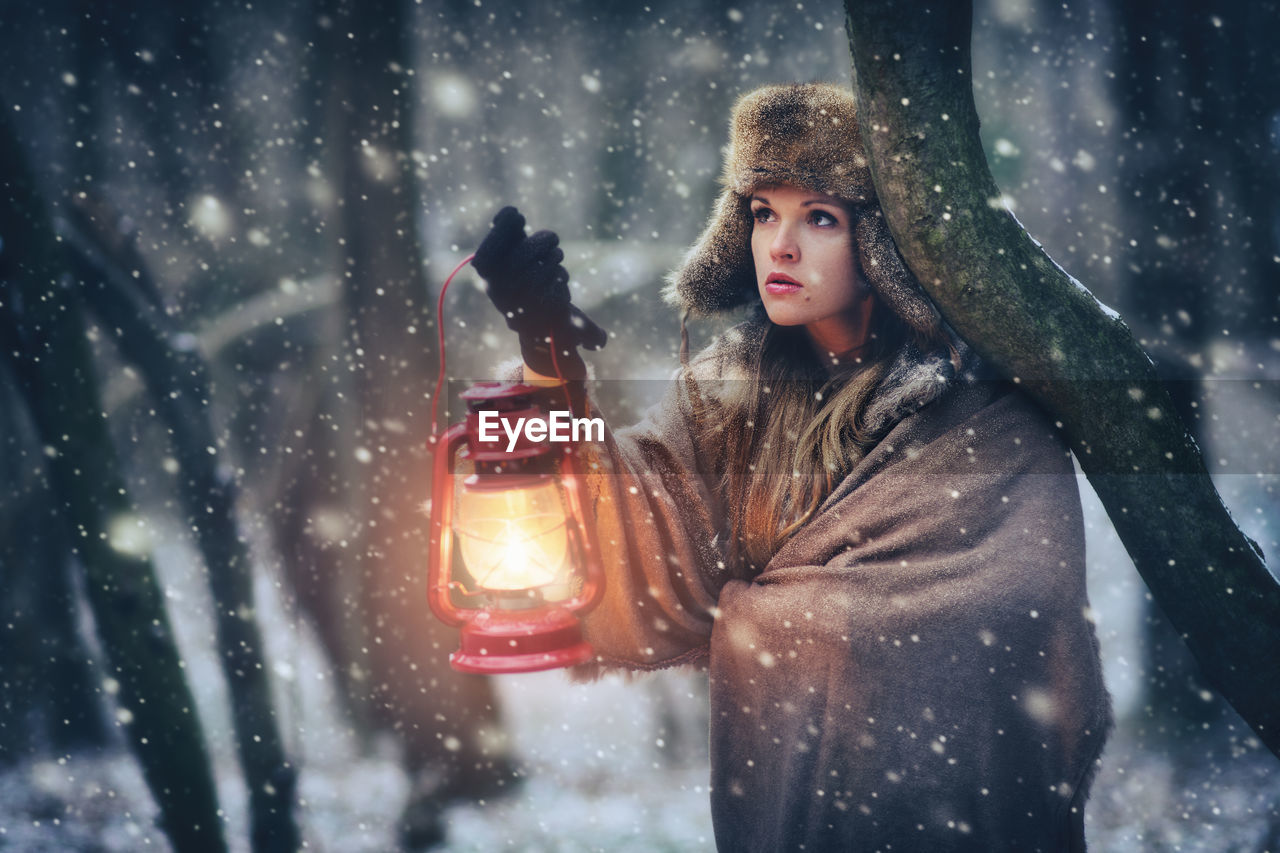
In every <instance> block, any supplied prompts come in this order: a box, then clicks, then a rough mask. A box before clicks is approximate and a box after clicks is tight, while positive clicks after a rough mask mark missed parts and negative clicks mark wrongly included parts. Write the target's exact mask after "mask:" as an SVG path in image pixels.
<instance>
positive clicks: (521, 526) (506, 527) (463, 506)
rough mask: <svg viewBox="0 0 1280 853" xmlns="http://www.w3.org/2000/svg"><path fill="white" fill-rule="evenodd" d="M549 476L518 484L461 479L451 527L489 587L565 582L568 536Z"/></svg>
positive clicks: (518, 587)
mask: <svg viewBox="0 0 1280 853" xmlns="http://www.w3.org/2000/svg"><path fill="white" fill-rule="evenodd" d="M565 523H566V519H565V513H564V507H563V505H562V503H561V501H560V493H559V490H558V489H557V488H556V485H555V483H554V481H552V480H547V481H545V482H543V483H541V484H538V485H534V486H530V487H526V488H518V489H503V490H491V489H473V488H469V487H468V486H466V485H464V486H463V488H462V495H461V497H460V498H459V501H458V520H457V523H456V525H455V528H456V529H457V531H458V540H459V542H460V544H461V546H462V560H463V562H464V563H466V566H467V570H468V571H470V572H471V575H472V577H474V578H475V580H476V583H478V584H479V585H480V586H481V587H483V588H484V589H488V590H522V589H533V588H535V587H545V586H549V585H557V586H560V585H567V584H569V583H570V582H571V578H570V577H569V571H570V566H569V561H568V559H567V557H568V551H569V540H568V534H567V532H566V528H565Z"/></svg>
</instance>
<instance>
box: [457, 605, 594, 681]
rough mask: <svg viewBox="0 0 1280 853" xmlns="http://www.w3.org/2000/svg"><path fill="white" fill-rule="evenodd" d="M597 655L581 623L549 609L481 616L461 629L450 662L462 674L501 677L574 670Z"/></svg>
mask: <svg viewBox="0 0 1280 853" xmlns="http://www.w3.org/2000/svg"><path fill="white" fill-rule="evenodd" d="M594 656H595V653H594V652H593V651H592V650H591V646H590V645H589V644H588V643H587V642H586V641H584V640H583V639H582V624H581V623H580V622H579V621H578V618H577V617H576V616H574V615H573V614H572V613H570V612H569V611H567V610H564V609H563V608H559V607H554V606H548V607H540V608H537V609H536V610H481V611H479V612H478V613H476V615H475V616H474V617H472V618H471V619H469V620H468V621H467V623H466V624H465V625H463V626H462V647H461V648H460V649H458V651H456V652H454V653H453V654H451V655H450V656H449V663H450V665H452V666H453V668H454V669H456V670H457V671H458V672H472V673H479V674H481V675H497V674H500V673H517V672H539V671H541V670H544V669H556V668H558V667H562V666H575V665H577V664H580V663H586V662H588V661H590V660H591V659H592V658H593V657H594Z"/></svg>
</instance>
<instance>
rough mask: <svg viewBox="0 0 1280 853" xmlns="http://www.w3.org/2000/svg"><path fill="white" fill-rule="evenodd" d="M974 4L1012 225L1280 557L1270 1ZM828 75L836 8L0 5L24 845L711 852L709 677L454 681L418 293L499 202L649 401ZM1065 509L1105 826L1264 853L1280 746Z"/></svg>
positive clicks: (843, 62) (480, 341)
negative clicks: (432, 517) (753, 189)
mask: <svg viewBox="0 0 1280 853" xmlns="http://www.w3.org/2000/svg"><path fill="white" fill-rule="evenodd" d="M975 6H976V8H975V27H974V30H975V43H974V65H975V67H974V72H975V73H974V89H975V96H976V98H977V101H978V111H979V114H980V116H981V117H982V120H983V138H984V142H985V145H986V148H987V153H988V159H989V162H990V164H991V168H992V171H993V173H994V174H995V177H996V180H997V182H998V183H999V185H1000V186H1001V187H1002V189H1003V190H1004V192H1005V193H1006V199H1005V200H1006V203H1007V204H1008V205H1009V206H1010V207H1011V208H1012V209H1013V210H1014V211H1015V213H1016V214H1017V216H1018V217H1019V219H1020V220H1021V221H1022V223H1023V224H1024V225H1025V226H1026V227H1027V229H1028V230H1029V231H1030V232H1031V234H1032V235H1034V236H1035V237H1036V238H1037V239H1038V240H1040V241H1041V242H1042V243H1043V244H1044V245H1045V247H1046V249H1047V250H1048V251H1049V253H1050V254H1051V255H1052V256H1053V257H1054V258H1055V259H1056V260H1058V261H1059V263H1061V264H1062V265H1063V266H1064V267H1065V268H1066V270H1067V271H1068V272H1070V273H1071V274H1072V275H1074V276H1075V277H1076V278H1077V279H1079V280H1080V281H1081V282H1083V283H1084V284H1085V285H1086V286H1087V287H1089V288H1090V289H1091V290H1092V291H1093V293H1094V294H1095V295H1097V296H1098V297H1099V298H1100V299H1101V300H1102V301H1103V302H1105V303H1107V304H1108V305H1111V306H1112V307H1114V308H1116V309H1117V310H1119V311H1120V313H1121V314H1122V315H1123V316H1124V318H1125V320H1126V321H1127V322H1128V324H1129V325H1130V327H1131V328H1132V329H1133V330H1134V332H1135V335H1136V337H1138V338H1139V340H1140V341H1141V342H1142V344H1143V345H1144V346H1145V347H1146V348H1147V350H1148V352H1149V353H1150V354H1151V356H1152V358H1153V359H1154V360H1155V362H1156V364H1157V367H1158V368H1159V370H1160V372H1161V374H1162V376H1163V377H1165V378H1167V379H1168V380H1170V382H1171V387H1172V388H1173V390H1174V393H1175V398H1176V400H1177V402H1178V404H1179V406H1180V407H1181V409H1182V411H1183V414H1184V416H1185V418H1186V419H1187V421H1188V423H1189V424H1191V426H1192V428H1193V430H1194V431H1195V432H1196V437H1197V440H1198V441H1199V442H1200V444H1201V447H1202V448H1203V449H1204V450H1205V452H1206V459H1207V460H1208V462H1209V463H1210V468H1211V470H1212V471H1213V473H1214V474H1215V478H1216V480H1217V482H1218V485H1219V488H1220V490H1221V491H1222V493H1223V496H1224V498H1225V500H1226V501H1227V503H1228V505H1229V506H1230V507H1231V509H1232V511H1233V512H1234V513H1235V515H1236V517H1237V519H1238V520H1239V521H1240V522H1241V525H1242V527H1244V529H1245V531H1246V533H1248V534H1249V535H1250V536H1252V537H1253V538H1254V539H1255V540H1257V541H1258V542H1259V543H1260V544H1261V545H1262V547H1263V550H1264V551H1265V552H1266V554H1267V556H1268V560H1269V563H1270V565H1271V567H1272V569H1273V571H1274V570H1275V566H1276V565H1277V562H1276V554H1277V550H1280V544H1278V540H1280V535H1278V534H1277V525H1280V499H1278V498H1277V495H1276V487H1277V484H1278V482H1280V478H1278V477H1277V462H1276V460H1277V459H1278V458H1280V448H1278V447H1277V445H1278V444H1280V395H1278V394H1277V389H1278V388H1280V385H1277V380H1278V379H1280V86H1277V85H1276V84H1277V82H1278V81H1280V52H1277V51H1276V50H1275V49H1274V44H1273V42H1274V38H1275V34H1276V33H1278V32H1280V7H1278V5H1277V4H1276V3H1274V2H1262V3H1257V2H1245V0H1224V2H1221V3H1217V4H1212V5H1206V4H1202V3H1194V2H1191V0H1173V2H1163V3H1155V2H1150V0H1142V2H1125V3H1114V4H1111V3H1103V2H1099V0H1082V2H1078V3H1076V2H1072V3H1056V2H1055V3H1040V2H1034V0H977V2H976V3H975ZM849 75H850V60H849V54H848V45H847V38H846V35H845V32H844V15H843V9H842V7H841V6H840V5H839V4H838V3H833V2H832V3H829V2H817V0H804V2H781V3H765V2H756V0H743V2H739V3H733V4H726V3H712V2H696V0H683V2H674V0H652V2H649V3H647V4H622V3H616V4H615V3H592V2H585V0H567V1H566V2H561V3H537V2H507V0H465V2H463V0H417V2H409V0H404V2H398V0H365V2H362V3H359V4H356V3H354V2H341V0H311V2H306V0H290V1H289V2H229V0H223V2H208V3H199V4H192V5H191V6H190V7H186V6H183V5H180V4H178V5H164V4H160V5H157V4H142V3H138V2H132V0H118V2H111V3H92V2H82V0H47V2H42V3H26V2H17V0H9V1H8V2H5V3H3V4H0V181H2V182H3V184H4V188H5V194H4V202H3V207H2V208H0V288H2V289H0V352H2V353H3V355H2V356H0V849H6V848H12V849H14V850H39V849H48V850H131V849H137V848H139V847H141V846H143V845H144V844H145V845H149V846H151V847H152V848H158V849H163V848H164V846H165V845H167V844H172V845H173V846H174V847H175V848H176V849H180V850H197V849H210V850H218V849H224V848H223V845H224V844H226V845H229V846H230V847H231V848H232V849H237V850H241V849H249V848H250V846H252V848H253V849H255V850H267V849H286V848H288V847H292V846H294V845H296V844H297V843H299V842H300V841H302V840H305V842H306V843H307V844H308V845H309V846H310V847H312V848H314V849H322V850H324V849H332V850H360V849H367V850H381V849H388V848H390V847H392V846H394V845H395V844H397V843H403V844H405V845H407V846H416V847H422V846H428V845H432V844H437V845H445V846H447V847H448V849H457V850H472V849H477V850H479V849H495V848H496V847H498V846H504V847H509V848H510V849H528V850H589V849H601V850H621V849H635V850H655V849H671V850H698V849H710V848H711V847H712V842H711V839H710V820H709V813H708V808H707V793H706V789H705V779H706V755H705V746H704V744H703V740H704V738H705V733H704V729H705V708H704V706H703V705H702V702H701V700H700V699H699V698H698V697H699V695H700V690H701V689H702V686H701V685H700V683H699V676H698V675H697V674H688V673H671V674H665V675H663V676H661V677H656V678H647V679H640V680H637V681H636V682H635V683H623V682H621V681H606V682H604V683H602V684H598V685H585V686H582V685H579V686H570V685H568V683H567V682H566V681H565V680H564V678H563V677H562V676H561V675H560V674H558V673H551V674H546V675H538V676H521V677H515V678H504V679H500V680H499V681H498V682H496V683H495V682H493V681H489V680H485V679H481V678H476V677H463V676H459V675H456V674H454V673H452V672H451V671H450V670H449V668H448V666H447V662H446V658H447V652H448V651H449V650H450V649H451V648H452V647H453V644H454V643H455V637H454V636H453V635H452V634H451V632H450V631H448V630H446V629H444V628H443V627H441V626H439V625H437V624H436V623H435V621H434V619H433V618H432V617H431V616H430V615H429V613H428V612H427V610H426V607H425V606H424V605H425V593H424V586H425V584H424V577H423V576H424V574H425V560H424V548H425V544H426V543H425V535H424V534H425V527H426V515H425V513H424V511H423V505H424V502H425V500H426V498H427V496H428V494H429V492H428V489H429V476H428V467H427V462H428V458H427V456H426V454H425V451H424V441H425V439H426V437H427V435H428V434H429V431H430V424H429V417H430V395H431V392H432V385H433V382H434V376H435V372H436V369H437V368H438V364H439V362H438V358H439V353H438V352H437V347H436V344H435V334H436V318H435V314H434V312H435V308H434V303H435V298H436V296H437V295H438V293H439V288H440V286H441V283H442V281H443V279H444V278H445V276H446V275H447V274H448V272H449V271H450V270H451V269H452V268H453V266H454V265H455V264H456V263H457V262H458V261H460V260H461V259H462V258H463V257H465V256H466V255H467V254H468V253H469V252H470V251H471V250H472V249H473V248H474V247H475V245H476V244H477V243H478V242H479V240H480V238H481V237H482V236H483V235H484V233H485V232H486V230H487V227H488V223H489V220H490V218H491V217H492V215H493V213H494V212H495V211H496V210H497V209H498V208H499V207H501V206H502V205H504V204H508V203H514V204H517V205H518V206H519V207H520V208H521V210H522V211H523V212H524V213H526V215H527V216H528V217H529V220H530V223H531V225H532V226H533V227H535V228H544V227H545V228H553V229H555V230H556V231H558V232H559V234H560V235H561V237H562V239H563V241H564V244H565V247H566V255H567V260H566V265H567V266H569V268H570V271H571V272H572V273H573V275H574V280H573V282H572V284H571V286H572V288H573V290H574V298H575V301H576V302H577V303H578V304H579V305H581V306H582V307H583V308H584V309H585V310H586V311H587V312H588V313H589V314H591V315H592V317H593V318H594V319H596V320H597V321H598V322H600V323H601V325H603V326H604V327H605V328H607V329H609V331H610V332H611V343H610V345H609V346H608V347H607V348H606V349H605V350H604V351H602V352H601V353H599V354H597V355H595V356H593V357H591V358H590V359H589V360H590V361H592V362H593V364H594V365H595V370H596V373H597V375H598V376H599V377H601V378H602V379H605V380H623V379H625V380H631V381H629V382H612V381H605V382H602V383H601V390H600V392H599V394H600V397H601V399H600V403H601V407H602V408H603V410H604V411H605V412H606V413H608V414H609V415H610V418H611V420H612V422H613V423H614V424H615V425H623V424H626V423H628V422H630V420H632V419H633V418H634V417H635V416H636V415H637V413H638V411H639V409H640V408H641V407H642V406H643V405H644V404H645V402H646V397H647V396H648V392H647V391H645V390H644V389H647V388H650V387H652V386H656V385H657V384H658V383H656V382H650V383H646V382H638V381H635V380H658V379H661V378H663V377H666V376H667V375H668V374H669V373H670V371H671V370H672V368H673V367H674V366H675V365H676V359H677V351H678V347H679V331H678V318H676V317H674V316H673V315H672V314H671V312H670V310H669V309H667V308H665V307H664V306H663V305H662V304H661V303H660V301H659V299H658V295H657V293H658V285H659V281H660V278H661V275H662V274H663V272H664V271H666V270H667V269H668V268H670V267H671V266H672V265H673V264H674V263H675V262H676V261H677V260H678V259H679V257H680V255H681V253H682V251H683V250H684V248H685V247H686V246H687V245H688V244H689V243H691V242H692V240H693V238H694V237H695V236H696V235H697V233H698V232H699V231H700V229H701V227H702V225H703V223H704V221H705V218H706V216H707V214H708V213H709V211H710V205H711V201H712V199H713V198H714V195H715V192H716V181H717V177H718V172H719V167H720V156H721V150H720V149H721V146H722V145H723V144H724V141H725V131H726V122H727V117H728V113H729V109H730V106H731V105H732V103H733V101H734V99H735V98H736V97H737V96H738V95H739V94H741V93H742V92H744V91H746V90H748V89H751V88H753V87H755V86H757V85H760V84H763V83H767V82H782V81H793V80H817V79H820V80H832V81H842V82H846V83H847V82H848V80H849ZM446 317H447V322H446V330H445V331H446V333H447V337H448V346H449V365H450V370H449V373H450V376H452V377H455V378H458V379H472V378H481V377H484V376H486V375H489V374H490V373H491V372H492V370H493V367H494V365H495V364H496V363H497V362H498V361H500V360H502V359H503V358H506V357H508V356H511V355H514V354H516V348H515V346H514V339H513V337H512V336H511V335H510V333H508V332H507V330H506V328H505V325H504V324H502V323H501V322H498V317H497V315H496V313H495V312H494V311H493V310H492V308H491V307H490V306H489V304H488V301H487V299H485V297H484V295H483V293H482V292H481V291H480V290H479V283H478V280H477V279H475V277H474V276H472V275H471V274H470V273H469V271H468V272H467V273H465V274H463V275H462V276H460V277H459V279H458V281H457V282H456V283H455V286H454V287H453V288H452V289H451V291H450V294H449V300H448V307H447V313H446ZM694 331H695V333H696V335H697V336H698V337H700V338H701V339H702V340H705V339H706V338H707V336H709V335H710V334H712V333H713V332H714V331H715V330H714V329H713V328H710V327H708V326H707V324H700V325H699V326H698V327H697V328H695V330H694ZM695 343H696V341H695ZM637 389H640V390H637ZM1082 483H1083V481H1082ZM1086 504H1087V507H1088V508H1089V518H1090V548H1091V552H1090V584H1091V586H1090V593H1091V596H1092V598H1093V600H1094V604H1095V607H1096V610H1097V612H1098V624H1099V633H1100V636H1101V638H1102V641H1103V646H1104V649H1103V650H1104V655H1105V657H1106V660H1107V672H1108V678H1109V683H1110V687H1111V690H1112V692H1113V694H1114V696H1115V700H1116V704H1117V710H1118V712H1119V714H1120V724H1119V729H1118V731H1117V733H1116V735H1115V737H1114V740H1113V745H1112V747H1111V748H1110V749H1109V751H1108V755H1107V757H1106V758H1105V759H1104V768H1103V771H1102V775H1101V776H1100V778H1099V781H1098V783H1097V785H1096V787H1095V795H1094V799H1093V801H1092V803H1091V806H1090V812H1089V817H1088V819H1089V822H1090V833H1091V839H1092V841H1093V842H1094V844H1095V846H1096V847H1097V849H1100V850H1112V849H1144V850H1156V849H1168V850H1228V849H1233V850H1234V849H1243V850H1259V851H1261V850H1272V851H1275V850H1277V849H1280V813H1278V809H1280V806H1277V803H1280V762H1277V761H1276V759H1275V758H1274V757H1273V756H1271V755H1270V754H1269V753H1267V752H1266V751H1265V749H1263V748H1262V747H1261V745H1260V744H1259V743H1258V741H1257V740H1256V739H1255V738H1254V737H1252V735H1251V733H1250V732H1249V731H1248V729H1247V727H1245V726H1244V725H1243V724H1242V723H1241V722H1240V721H1239V719H1238V718H1237V717H1235V715H1234V713H1233V712H1231V711H1230V709H1229V708H1227V707H1226V706H1225V705H1224V704H1223V703H1222V702H1221V701H1220V700H1218V699H1217V698H1216V697H1215V696H1214V694H1212V693H1211V692H1210V691H1209V690H1208V688H1207V687H1206V686H1205V684H1204V682H1203V679H1202V677H1201V676H1200V674H1199V673H1198V671H1197V669H1196V666H1195V664H1194V663H1193V662H1192V661H1191V660H1190V659H1189V656H1188V655H1187V653H1186V652H1185V650H1184V649H1183V647H1182V644H1181V642H1180V641H1179V640H1178V638H1177V636H1176V634H1175V633H1174V632H1173V631H1172V629H1171V628H1169V627H1167V625H1165V623H1164V622H1163V619H1162V617H1161V616H1160V615H1159V614H1158V612H1156V611H1155V610H1154V609H1153V608H1151V607H1150V606H1149V605H1148V604H1147V603H1146V599H1145V595H1144V593H1145V589H1144V588H1143V587H1142V584H1141V581H1140V579H1138V577H1137V575H1136V573H1134V571H1133V569H1132V566H1131V565H1130V564H1129V562H1128V560H1127V558H1126V557H1125V555H1124V553H1123V550H1122V549H1121V548H1120V546H1119V545H1118V543H1117V542H1116V540H1115V536H1114V533H1112V532H1111V531H1110V528H1109V524H1108V523H1107V521H1106V518H1105V514H1103V513H1102V511H1101V510H1100V509H1099V508H1098V506H1097V504H1096V501H1095V500H1093V499H1092V497H1091V496H1090V495H1088V494H1086ZM161 806H163V809H161Z"/></svg>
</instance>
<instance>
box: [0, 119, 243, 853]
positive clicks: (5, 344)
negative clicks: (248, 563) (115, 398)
mask: <svg viewBox="0 0 1280 853" xmlns="http://www.w3.org/2000/svg"><path fill="white" fill-rule="evenodd" d="M24 164H25V157H24V155H23V152H22V151H21V149H20V146H19V145H18V143H17V140H16V139H15V138H14V136H13V134H12V132H11V131H10V129H9V127H8V125H7V123H0V168H2V169H3V172H2V173H0V181H2V183H3V194H4V202H3V204H0V235H3V238H4V245H3V247H0V350H2V351H3V353H4V356H5V357H6V358H8V359H9V361H10V365H11V366H12V368H13V372H14V374H15V376H16V377H17V380H18V384H19V386H20V387H21V389H22V392H23V396H24V397H25V399H26V403H27V406H28V407H29V409H30V411H31V414H32V419H33V420H34V422H35V424H36V428H37V430H38V431H39V433H40V439H41V441H42V442H43V444H44V445H45V448H46V451H45V454H46V456H47V457H48V470H49V476H50V480H51V482H52V486H53V492H54V494H55V496H56V501H57V504H58V508H59V511H60V513H61V514H62V516H63V519H64V520H65V523H66V535H67V537H68V539H69V541H71V542H72V543H74V545H73V551H74V552H75V554H76V555H77V556H78V557H79V559H80V561H81V562H82V563H83V566H84V570H85V580H86V584H85V585H86V589H87V591H88V598H89V605H90V607H91V609H92V611H93V616H94V621H95V622H96V624H97V629H98V633H99V635H100V636H101V638H102V645H103V648H104V650H105V652H106V655H107V658H108V660H109V661H110V664H111V666H110V670H109V672H110V674H111V677H112V681H111V684H113V685H115V686H117V687H118V694H117V696H116V702H117V705H118V711H117V719H118V720H119V721H120V722H122V723H123V724H125V726H126V731H127V740H128V742H129V745H130V746H131V747H132V749H133V750H134V753H135V754H136V755H137V758H138V761H139V763H140V764H141V765H142V771H143V775H144V776H145V777H146V780H147V784H148V786H149V787H150V788H151V792H152V795H153V796H154V797H155V798H156V801H157V803H158V804H159V806H160V820H161V824H162V826H163V827H164V830H165V832H166V833H167V834H168V836H169V839H170V841H171V842H172V843H173V846H174V848H175V849H177V850H183V851H186V850H192V851H206V850H207V851H225V850H226V843H225V842H224V840H223V836H222V823H221V818H220V817H219V814H218V801H217V792H216V789H215V787H214V782H213V771H212V768H211V766H210V763H209V756H208V754H207V752H206V750H205V743H204V736H203V732H202V729H201V726H200V721H199V717H198V716H197V713H196V707H195V701H194V700H193V699H192V696H191V692H190V689H189V688H188V686H187V682H186V675H185V672H184V669H183V667H184V664H183V661H182V659H181V657H180V655H179V653H178V649H177V646H176V645H175V644H174V638H173V632H172V630H171V629H170V626H169V618H168V614H167V613H166V611H165V606H164V596H163V593H162V591H161V589H160V585H159V582H158V581H157V580H156V576H155V571H154V568H153V566H152V564H151V560H150V559H149V558H148V557H147V556H145V555H141V554H138V553H136V552H134V551H133V550H131V549H129V548H128V547H126V546H125V545H123V544H121V543H120V542H119V534H120V527H121V526H122V525H127V524H128V523H129V521H130V519H131V518H132V516H133V514H134V509H133V507H132V505H131V503H130V501H129V498H128V495H127V494H126V492H125V489H124V478H123V477H122V475H121V473H120V469H119V464H118V462H117V460H116V455H115V450H114V448H113V447H112V445H111V438H110V436H109V435H108V433H107V429H106V425H105V424H104V423H103V420H102V406H101V404H100V402H99V399H98V389H97V383H96V381H95V379H94V373H93V363H92V358H91V355H90V353H89V350H88V347H87V346H86V344H85V329H84V323H83V321H82V319H81V315H80V306H79V303H78V301H77V299H76V298H75V294H74V292H73V291H72V290H71V289H69V288H68V287H66V286H65V282H64V281H63V280H62V277H61V275H60V273H59V269H58V267H59V264H58V262H57V260H56V259H57V255H58V247H57V245H56V244H55V243H54V242H53V231H52V228H51V226H50V224H49V221H48V217H47V216H46V215H45V213H44V210H43V207H42V205H41V203H40V199H39V197H38V195H37V193H36V190H35V185H34V182H33V181H32V179H31V177H30V172H29V170H27V169H26V168H25V166H24ZM110 689H111V688H110V687H109V688H108V692H110Z"/></svg>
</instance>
